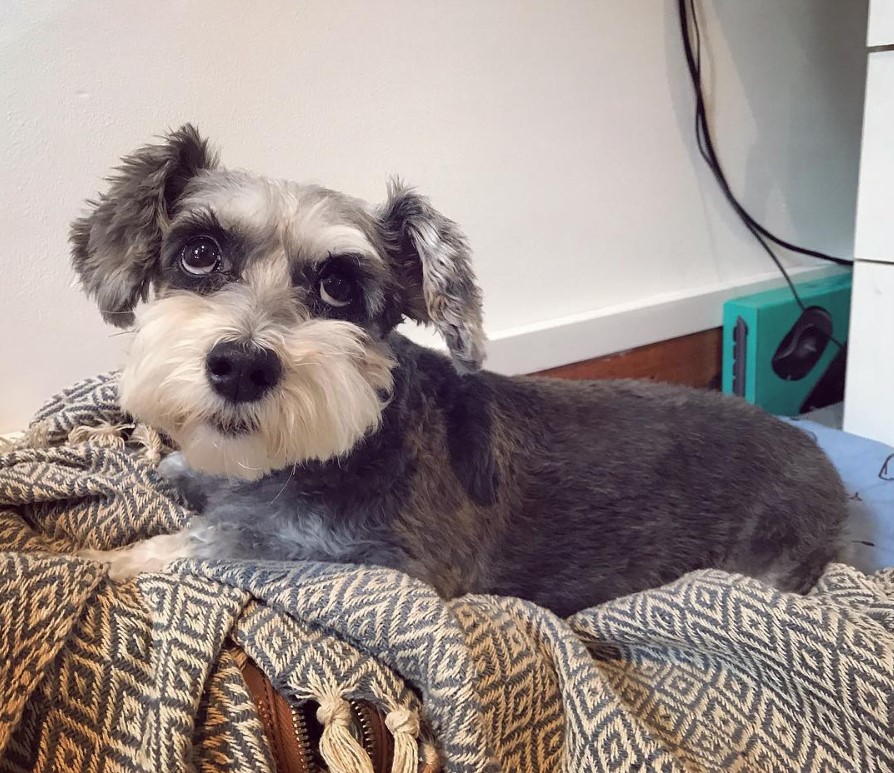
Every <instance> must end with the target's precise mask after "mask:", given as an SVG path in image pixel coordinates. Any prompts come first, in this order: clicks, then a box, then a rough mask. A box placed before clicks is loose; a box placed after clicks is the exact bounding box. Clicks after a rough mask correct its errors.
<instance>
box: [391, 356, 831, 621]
mask: <svg viewBox="0 0 894 773" xmlns="http://www.w3.org/2000/svg"><path fill="white" fill-rule="evenodd" d="M411 347H412V345H409V346H406V347H401V348H402V349H403V351H402V353H401V357H402V358H407V359H409V360H411V361H412V363H413V368H414V386H413V387H412V390H413V393H414V394H415V397H414V401H415V404H417V405H418V406H420V407H419V408H417V410H420V411H422V412H423V413H424V414H425V417H426V418H424V419H422V418H421V416H417V417H415V418H414V419H413V420H411V421H410V422H409V424H410V425H411V426H413V425H414V424H415V425H419V424H430V423H432V422H434V423H436V424H437V423H441V426H440V427H434V428H432V427H428V428H427V429H426V434H427V437H428V441H427V442H431V443H435V444H443V445H445V446H446V449H437V450H436V451H435V452H434V453H433V454H432V455H431V456H432V457H433V458H435V459H443V458H445V457H446V458H449V459H450V460H451V465H450V466H451V469H450V470H445V469H443V465H440V467H439V466H438V465H433V467H432V469H428V470H426V471H425V472H424V476H425V477H426V478H428V479H429V480H431V479H432V478H436V477H445V476H446V477H448V478H452V479H455V480H456V481H458V482H459V484H460V486H461V487H463V488H465V490H466V493H467V497H468V500H470V501H469V502H464V503H462V504H461V505H460V506H459V509H460V510H461V511H467V510H469V512H466V513H465V514H464V515H463V516H462V517H461V522H460V523H457V522H456V519H455V518H454V517H453V515H452V514H451V513H450V512H447V510H449V509H450V500H449V498H448V499H442V500H441V501H442V503H443V505H444V507H445V508H446V509H445V511H443V512H441V513H432V514H431V519H432V523H431V528H433V529H435V530H436V533H437V534H438V535H439V537H438V539H440V540H442V541H447V542H448V543H449V542H451V537H450V536H449V535H448V534H447V532H448V531H449V530H450V524H451V523H453V524H454V525H455V526H456V527H457V530H458V536H457V539H458V540H465V541H464V542H463V543H462V545H464V546H465V547H466V548H467V550H468V552H474V553H476V555H475V556H474V557H473V556H470V562H471V566H470V569H469V570H468V571H467V572H466V573H465V574H466V576H467V577H470V578H474V580H475V582H474V583H472V584H473V589H475V590H487V591H488V592H496V593H507V594H512V595H518V596H523V597H525V598H531V599H533V600H535V601H538V602H540V603H542V604H544V605H546V606H549V607H552V608H553V609H556V610H557V611H560V612H571V611H574V610H575V609H579V608H581V607H582V606H585V605H589V604H593V603H596V602H599V601H603V600H606V599H609V598H613V597H616V596H619V595H623V594H626V593H630V592H634V591H638V590H643V589H645V588H648V587H653V586H656V585H659V584H662V583H664V582H667V581H669V580H672V579H675V578H676V577H679V576H680V575H682V574H684V573H685V572H687V571H691V570H694V569H699V568H706V567H715V568H724V569H728V570H731V571H736V572H742V573H745V574H749V575H752V576H755V577H759V578H762V579H764V580H766V581H768V582H771V583H773V584H774V585H776V586H778V587H779V588H781V589H786V590H796V591H803V590H806V589H807V588H809V587H810V586H811V585H812V583H813V582H814V581H815V579H816V578H817V576H818V575H819V573H820V572H821V570H822V568H823V566H825V565H826V563H828V561H830V560H832V559H833V558H834V557H835V555H836V552H837V550H838V535H839V532H840V529H841V525H842V522H843V520H844V518H845V514H846V494H845V491H844V488H843V485H842V483H841V481H840V479H839V476H838V474H837V472H836V471H835V469H834V468H833V466H832V464H831V463H830V462H829V460H828V459H827V458H826V457H825V455H824V454H823V453H822V451H821V450H820V449H819V448H818V447H817V446H816V445H815V444H814V443H813V441H812V440H811V439H810V438H809V437H808V436H807V435H806V434H805V433H803V432H802V431H800V430H798V429H796V428H794V427H791V426H790V425H788V424H786V423H784V422H782V421H780V420H778V419H776V418H773V417H771V416H769V415H767V414H765V413H764V412H763V411H761V410H760V409H757V408H755V407H753V406H751V405H749V404H747V403H745V402H744V401H741V400H738V399H735V398H730V397H726V396H724V395H721V394H718V393H713V392H707V391H702V390H695V389H690V388H686V387H677V386H671V385H666V384H658V383H651V382H639V381H599V382H566V381H559V380H554V379H544V378H507V377H503V376H499V375H496V374H492V373H487V372H482V373H479V374H471V375H466V376H456V375H454V374H453V373H452V369H451V367H450V364H449V362H448V361H447V360H446V359H443V358H440V357H439V356H438V355H434V354H432V353H430V352H426V351H424V350H418V351H416V348H415V347H412V351H413V353H412V354H411ZM429 401H430V405H429V404H428V403H429ZM432 406H437V410H431V408H432ZM428 486H429V488H431V487H432V486H433V484H432V483H431V482H429V484H428ZM454 507H455V505H454ZM420 517H422V519H423V520H425V521H427V520H428V518H429V517H428V516H427V515H425V514H420V513H413V514H412V519H411V520H413V521H416V522H418V520H419V518H420ZM470 532H471V534H472V535H473V537H474V538H470V536H469V534H470ZM414 541H415V540H414ZM457 547H458V552H461V546H457ZM420 549H421V546H420ZM441 549H443V548H441ZM454 560H455V559H454ZM476 584H477V585H480V586H481V587H474V586H475V585H476Z"/></svg>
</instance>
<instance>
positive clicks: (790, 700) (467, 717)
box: [0, 376, 894, 773]
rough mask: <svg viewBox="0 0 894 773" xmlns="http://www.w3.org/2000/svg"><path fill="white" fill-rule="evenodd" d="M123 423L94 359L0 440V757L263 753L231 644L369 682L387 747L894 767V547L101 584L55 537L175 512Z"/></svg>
mask: <svg viewBox="0 0 894 773" xmlns="http://www.w3.org/2000/svg"><path fill="white" fill-rule="evenodd" d="M127 422H128V419H127V417H125V416H123V415H122V414H121V412H120V410H119V408H118V405H117V392H116V380H115V377H114V376H104V377H100V378H97V379H92V380H89V381H86V382H83V383H81V384H79V385H77V386H75V387H73V388H72V389H70V390H68V391H66V392H64V393H63V394H61V395H59V396H58V397H56V398H55V399H54V400H52V402H50V403H49V404H48V405H47V406H46V407H45V408H44V409H43V410H42V411H41V412H40V413H39V414H38V416H37V417H36V419H35V421H34V423H33V424H32V426H31V429H30V430H29V432H28V433H27V435H26V437H25V439H24V440H23V441H21V442H19V443H18V444H16V446H15V447H12V448H8V449H7V450H6V452H5V453H3V454H2V455H0V551H2V552H0V770H3V771H30V770H38V771H59V770H87V771H100V770H102V771H113V770H128V771H151V772H153V773H155V772H157V771H178V770H186V769H190V770H192V769H197V770H203V771H206V770H207V771H233V770H240V771H249V770H250V771H265V770H270V769H271V766H272V763H271V761H270V754H269V749H268V747H267V745H266V741H265V739H264V736H263V733H262V732H261V729H260V725H259V722H258V717H257V714H256V712H255V709H254V706H253V704H252V702H251V700H250V698H249V695H248V692H247V691H246V687H245V684H244V682H243V681H242V678H241V675H240V671H239V669H238V667H237V663H236V655H235V654H234V653H235V648H236V647H238V648H241V650H242V651H244V652H246V653H248V655H249V656H250V657H251V658H252V659H253V660H254V661H255V662H256V663H258V664H259V665H260V667H261V668H262V669H263V671H264V672H265V673H266V674H267V675H268V676H269V677H270V678H271V679H272V681H273V682H274V684H275V685H276V686H277V687H278V688H279V689H281V690H282V691H284V693H285V694H286V695H288V696H289V697H290V698H292V699H295V700H305V699H311V698H312V699H314V700H320V701H321V702H322V701H329V702H330V704H332V705H334V704H335V703H337V702H338V701H341V700H343V699H344V698H346V697H359V698H365V699H368V700H372V701H374V702H376V704H377V705H379V706H381V707H382V708H383V710H384V711H385V712H387V713H388V720H389V726H390V727H391V728H392V729H393V730H394V731H395V736H396V739H397V740H401V741H402V742H403V744H404V745H403V747H402V748H404V749H405V754H404V755H403V757H402V762H401V763H400V764H402V765H403V766H404V767H403V769H405V770H413V769H416V767H417V766H420V767H422V768H424V769H431V768H432V766H433V761H434V755H435V752H436V750H437V753H438V754H439V755H440V759H441V761H442V763H443V765H444V767H445V769H446V770H449V771H525V772H527V771H540V770H544V771H559V770H563V771H573V772H577V771H596V770H613V771H634V770H636V771H643V770H660V771H677V770H680V771H698V770H708V771H721V770H723V771H727V770H743V771H744V770H754V771H786V773H788V772H790V771H813V770H827V771H848V772H849V773H853V772H854V771H861V772H862V773H869V771H890V770H892V769H894V734H892V727H894V570H887V571H885V572H881V573H879V574H876V575H873V576H864V575H861V574H860V573H858V572H857V571H856V570H854V569H851V568H849V567H846V566H843V565H836V566H833V567H831V568H830V569H829V570H828V572H827V573H826V574H825V576H824V577H823V578H822V579H821V581H820V582H819V584H818V586H817V587H816V588H815V590H814V591H813V592H812V593H811V594H809V595H808V596H806V597H802V596H796V595H788V594H781V593H778V592H776V591H774V590H771V589H769V588H767V587H764V586H763V585H761V584H759V583H757V582H756V581H754V580H751V579H748V578H745V577H740V576H734V575H729V574H724V573H720V572H713V571H705V572H698V573H694V574H691V575H688V576H686V577H684V578H682V579H681V580H679V581H677V582H675V583H673V584H671V585H668V586H666V587H663V588H660V589H657V590H653V591H649V592H646V593H640V594H637V595H633V596H629V597H626V598H622V599H618V600H617V601H614V602H611V603H609V604H605V605H604V606H601V607H598V608H595V609H591V610H587V611H585V612H582V613H580V614H577V615H575V616H574V617H572V618H569V619H567V620H562V619H559V618H557V617H555V616H554V615H552V614H550V613H549V612H547V611H545V610H543V609H540V608H538V607H536V606H534V605H532V604H529V603H526V602H523V601H519V600H515V599H509V598H497V597H485V596H477V597H465V598H461V599H456V600H452V601H444V600H442V599H440V598H438V597H437V596H436V595H435V594H434V593H433V592H432V590H431V589H430V588H429V587H427V586H426V585H424V584H422V583H420V582H417V581H415V580H412V579H410V578H408V577H406V576H404V575H401V574H399V573H396V572H393V571H387V570H383V569H375V568H358V567H345V566H337V565H325V564H273V563H263V562H258V563H223V562H221V563H200V562H182V563H180V564H178V565H177V566H176V570H175V571H174V572H173V573H172V574H169V575H144V576H141V577H139V578H137V579H136V580H134V581H131V582H128V583H123V584H117V583H113V582H110V581H109V580H108V578H106V577H105V576H104V574H105V570H104V568H103V567H101V566H99V565H97V564H93V563H90V562H87V561H83V560H79V559H76V558H74V557H72V555H71V552H72V550H73V549H74V548H75V547H78V546H91V547H96V548H103V549H105V548H109V547H113V546H116V545H120V544H123V543H126V542H129V541H132V540H135V539H138V538H141V537H146V536H149V535H152V534H156V533H159V532H162V531H170V530H173V529H175V528H177V527H178V526H179V525H180V524H181V523H182V522H183V521H184V519H186V518H187V517H188V512H187V510H186V509H185V508H184V507H183V505H182V504H181V503H180V502H178V500H177V499H176V496H175V494H174V492H173V491H171V490H170V489H169V488H168V487H167V486H166V484H165V483H164V482H163V481H162V480H161V479H159V478H158V477H157V475H156V473H155V465H156V464H157V461H158V459H159V458H160V456H161V454H162V453H163V451H164V449H163V447H162V444H161V440H160V438H159V437H158V436H157V435H155V434H154V433H152V432H151V431H149V430H147V429H146V428H142V427H138V428H133V427H130V426H128V423H127ZM396 743H397V741H396ZM396 764H397V763H396ZM339 766H340V767H339ZM333 768H334V769H342V770H346V771H348V770H355V769H357V770H360V769H363V768H362V767H357V768H352V767H351V766H350V764H349V763H346V762H339V763H333Z"/></svg>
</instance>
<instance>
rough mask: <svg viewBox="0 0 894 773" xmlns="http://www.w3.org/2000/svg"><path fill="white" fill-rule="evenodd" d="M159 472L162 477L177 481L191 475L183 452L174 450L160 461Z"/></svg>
mask: <svg viewBox="0 0 894 773" xmlns="http://www.w3.org/2000/svg"><path fill="white" fill-rule="evenodd" d="M158 474H159V475H161V477H162V478H167V479H168V480H169V481H171V482H173V483H176V482H177V481H178V480H180V479H181V478H183V477H189V475H190V469H189V467H188V466H187V464H186V459H184V457H183V454H181V453H180V452H179V451H174V452H173V453H171V454H168V455H167V456H166V457H165V458H164V459H162V460H161V462H159V464H158Z"/></svg>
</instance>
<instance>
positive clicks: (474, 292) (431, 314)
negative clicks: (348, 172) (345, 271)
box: [379, 180, 485, 371]
mask: <svg viewBox="0 0 894 773" xmlns="http://www.w3.org/2000/svg"><path fill="white" fill-rule="evenodd" d="M379 217H380V219H381V222H382V226H383V230H384V235H385V241H386V243H387V244H388V247H389V256H388V257H389V258H390V259H391V261H392V264H393V266H394V269H395V272H396V273H397V275H398V278H399V281H400V283H401V290H402V293H403V313H404V314H406V316H408V317H409V318H411V319H414V320H416V321H417V322H422V323H424V324H431V325H434V326H435V328H437V330H438V331H439V332H440V333H441V335H442V336H444V339H445V340H446V342H447V347H448V349H449V350H450V354H451V355H452V356H453V361H454V363H455V364H456V366H457V368H458V369H459V370H461V371H463V370H465V371H472V370H477V369H478V368H480V367H481V363H482V362H483V360H484V344H485V337H484V327H483V324H482V315H481V291H480V290H479V289H478V285H477V284H476V282H475V273H474V271H473V270H472V260H471V252H470V250H469V245H468V243H467V242H466V237H465V236H464V235H463V233H462V231H460V229H459V226H458V225H457V224H456V223H454V222H453V221H452V220H450V219H448V218H446V217H444V215H442V214H441V213H440V212H438V211H437V210H436V209H435V208H434V207H432V205H431V204H430V203H429V201H428V199H427V198H425V197H424V196H421V195H420V194H418V193H416V192H415V191H414V190H412V189H411V188H408V187H406V186H405V185H403V184H402V183H401V182H400V181H399V180H391V181H390V182H389V183H388V199H387V200H386V202H385V203H384V204H383V205H382V207H381V209H380V211H379Z"/></svg>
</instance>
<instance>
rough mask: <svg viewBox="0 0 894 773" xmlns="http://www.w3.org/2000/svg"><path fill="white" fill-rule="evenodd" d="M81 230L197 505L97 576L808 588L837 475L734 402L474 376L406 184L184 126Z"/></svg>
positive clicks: (422, 203)
mask: <svg viewBox="0 0 894 773" xmlns="http://www.w3.org/2000/svg"><path fill="white" fill-rule="evenodd" d="M72 242H73V245H74V257H73V261H74V267H75V269H76V271H77V273H78V275H79V276H80V279H81V282H82V284H83V287H84V288H85V290H86V291H87V293H89V294H90V295H92V296H93V297H94V298H95V299H96V300H97V302H98V304H99V306H100V308H101V310H102V313H103V316H104V317H105V318H106V320H107V321H109V322H111V323H113V324H115V325H118V326H121V327H126V326H130V325H131V324H133V323H135V337H134V341H133V344H132V347H131V350H130V353H129V356H128V359H127V362H126V365H125V367H124V369H123V373H122V376H121V385H120V394H121V403H122V406H123V408H124V409H125V410H126V411H127V412H129V413H130V414H132V415H133V416H134V417H135V418H137V419H138V420H140V421H142V422H146V423H148V424H150V425H152V426H154V427H156V428H158V429H160V430H161V431H163V432H164V433H165V434H166V435H167V436H169V437H170V438H171V439H172V440H173V441H174V442H175V443H176V445H177V446H179V448H180V453H179V454H175V455H172V456H171V457H169V458H168V459H166V460H165V461H164V462H163V463H162V472H163V473H164V474H167V475H168V476H169V477H171V478H173V479H174V481H175V483H177V484H178V485H179V486H180V488H181V490H182V492H183V494H184V496H185V497H186V499H187V500H188V501H189V502H190V503H192V504H193V505H194V507H195V508H196V509H197V510H199V511H200V512H201V516H198V517H197V518H196V519H195V521H194V522H193V523H191V524H190V525H189V526H188V527H187V528H185V529H184V530H183V531H182V532H180V533H178V534H174V535H160V536H157V537H154V538H152V539H149V540H147V541H145V542H142V543H138V544H136V545H132V546H129V547H126V548H123V549H120V550H117V551H108V552H100V551H92V552H90V551H88V554H89V555H92V556H93V557H97V558H100V559H102V560H106V561H108V562H110V563H111V573H112V575H113V576H114V577H124V576H129V575H132V574H134V573H137V572H142V571H158V570H163V569H164V568H165V566H167V565H168V564H169V563H170V562H172V561H173V560H175V559H179V558H185V557H198V558H217V559H281V560H299V559H302V560H304V559H306V560H314V561H333V562H348V563H358V564H377V565H382V566H387V567H392V568H394V569H399V570H402V571H404V572H407V573H408V574H410V575H413V576H415V577H418V578H421V579H423V580H425V581H427V582H429V583H431V584H432V585H433V586H434V587H435V588H436V589H437V591H438V592H439V593H440V594H442V595H443V596H446V597H450V596H455V595H458V594H463V593H494V594H508V595H513V596H520V597H522V598H526V599H531V600H533V601H535V602H537V603H539V604H541V605H544V606H546V607H549V608H551V609H552V610H554V611H555V612H557V613H559V614H562V615H566V614H569V613H572V612H574V611H575V610H579V609H581V608H582V607H586V606H589V605H593V604H597V603H599V602H602V601H605V600H607V599H611V598H613V597H616V596H620V595H622V594H627V593H631V592H634V591H639V590H643V589H645V588H649V587H652V586H656V585H659V584H662V583H665V582H668V581H670V580H673V579H675V578H677V577H679V576H681V575H683V574H684V573H686V572H689V571H691V570H695V569H699V568H706V567H716V568H722V569H726V570H729V571H733V572H742V573H745V574H749V575H752V576H754V577H757V578H760V579H762V580H764V581H766V582H768V583H772V584H773V585H775V586H776V587H778V588H780V589H784V590H792V591H799V592H803V591H805V590H806V589H808V588H809V587H810V586H811V585H812V584H813V583H814V581H815V580H816V578H817V576H818V575H819V574H820V572H821V570H822V569H823V567H824V566H825V565H826V564H827V562H829V561H830V560H832V559H833V558H834V557H835V556H836V552H837V550H838V547H839V534H840V530H841V525H842V522H843V520H844V518H845V513H846V504H845V503H846V495H845V491H844V488H843V486H842V483H841V481H840V479H839V477H838V475H837V474H836V471H835V469H834V468H833V467H832V465H831V463H830V462H829V461H828V460H827V459H826V457H825V456H824V455H823V454H822V452H821V451H820V450H819V449H818V448H817V447H816V446H815V445H814V443H813V442H812V441H811V440H810V439H809V438H808V437H807V436H806V435H805V434H804V433H802V432H801V431H799V430H797V429H794V428H792V427H790V426H788V425H786V424H784V423H783V422H781V421H778V420H777V419H775V418H772V417H770V416H768V415H766V414H764V413H762V412H761V411H760V410H758V409H756V408H754V407H752V406H750V405H748V404H746V403H745V402H744V401H740V400H737V399H733V398H729V397H725V396H722V395H720V394H716V393H709V392H703V391H698V390H693V389H688V388H682V387H675V386H669V385H661V384H657V383H640V382H635V381H613V382H612V381H603V382H589V383H588V382H563V381H557V380H549V379H544V378H531V377H516V378H509V377H504V376H500V375H497V374H494V373H489V372H487V371H482V370H479V367H480V365H481V362H482V359H483V356H484V335H483V332H482V322H481V297H480V293H479V290H478V287H477V286H476V283H475V278H474V275H473V272H472V267H471V265H470V254H469V247H468V245H467V243H466V239H465V238H464V236H463V234H462V233H461V231H460V229H459V228H458V227H457V225H456V224H455V223H454V222H452V221H451V220H449V219H447V218H446V217H444V216H443V215H441V214H440V213H439V212H437V211H436V210H435V209H434V208H433V207H432V206H431V204H430V203H429V201H428V200H427V199H426V198H424V197H422V196H420V195H419V194H418V193H416V192H414V191H413V190H411V189H409V188H407V187H404V186H403V185H401V184H399V183H396V182H395V183H392V184H391V185H390V187H389V190H388V197H387V200H386V201H385V203H384V204H382V205H381V206H378V207H372V206H369V205H367V204H365V203H363V202H361V201H359V200H357V199H355V198H352V197H350V196H346V195H344V194H342V193H338V192H336V191H333V190H328V189H326V188H322V187H318V186H310V185H297V184H293V183H291V182H283V181H279V180H271V179H267V178H264V177H259V176H256V175H253V174H249V173H247V172H242V171H232V170H227V169H224V168H222V167H221V166H220V165H219V164H218V161H217V158H216V156H215V154H214V153H212V152H211V151H210V150H209V147H208V145H207V143H206V142H205V141H204V140H203V139H202V138H201V137H200V136H199V134H198V133H197V132H196V130H195V129H194V128H192V127H191V126H184V127H183V128H181V129H179V130H178V131H176V132H173V133H171V134H170V135H168V136H167V137H166V138H165V140H164V141H163V142H162V143H161V144H157V145H150V146H148V147H144V148H142V149H141V150H138V151H136V152H135V153H134V154H133V155H131V156H129V157H127V158H125V159H124V162H123V165H122V166H121V167H120V168H119V170H118V172H117V175H116V176H115V177H114V178H112V179H111V181H110V188H109V190H108V192H107V193H106V194H104V195H102V196H100V198H99V200H98V201H96V202H92V203H91V211H90V212H89V214H87V216H86V217H84V218H82V219H80V220H78V221H76V222H75V223H74V226H73V230H72ZM546 259H548V257H547V258H546ZM141 302H144V303H143V304H141ZM138 305H139V306H140V308H139V309H137V307H138ZM135 310H136V311H137V312H138V313H136V314H135ZM405 318H409V319H412V320H416V321H417V322H420V323H424V324H427V325H432V326H434V327H435V328H436V329H437V330H438V331H440V333H441V334H442V335H443V336H444V338H445V339H446V343H447V347H448V349H449V352H450V355H449V356H446V355H442V354H440V353H437V352H435V351H432V350H429V349H426V348H422V347H420V346H417V345H416V344H414V343H411V342H410V341H409V340H407V339H406V338H404V337H402V336H401V335H399V334H398V333H397V332H395V326H397V325H398V323H400V322H401V321H402V320H404V319H405Z"/></svg>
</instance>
